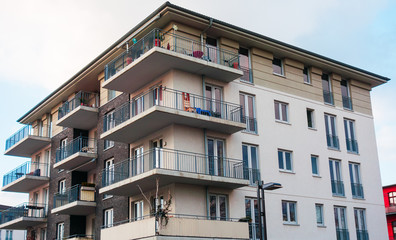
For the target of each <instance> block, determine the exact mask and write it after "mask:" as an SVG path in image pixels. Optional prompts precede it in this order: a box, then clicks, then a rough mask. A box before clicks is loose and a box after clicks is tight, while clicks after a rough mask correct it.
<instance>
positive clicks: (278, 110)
mask: <svg viewBox="0 0 396 240" xmlns="http://www.w3.org/2000/svg"><path fill="white" fill-rule="evenodd" d="M274 105H275V119H276V120H278V121H282V122H289V116H288V106H289V105H288V104H287V103H282V102H278V101H275V102H274Z"/></svg>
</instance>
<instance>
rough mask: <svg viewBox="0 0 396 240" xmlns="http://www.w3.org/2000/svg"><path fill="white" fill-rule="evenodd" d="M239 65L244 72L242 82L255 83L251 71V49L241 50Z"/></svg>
mask: <svg viewBox="0 0 396 240" xmlns="http://www.w3.org/2000/svg"><path fill="white" fill-rule="evenodd" d="M239 64H240V69H241V70H242V72H243V76H242V77H241V80H242V81H245V82H250V83H253V77H252V72H251V70H250V61H249V49H247V48H242V47H240V48H239Z"/></svg>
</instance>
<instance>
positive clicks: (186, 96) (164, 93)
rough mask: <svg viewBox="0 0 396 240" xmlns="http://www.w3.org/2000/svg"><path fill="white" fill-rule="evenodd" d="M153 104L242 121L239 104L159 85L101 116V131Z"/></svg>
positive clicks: (116, 124)
mask: <svg viewBox="0 0 396 240" xmlns="http://www.w3.org/2000/svg"><path fill="white" fill-rule="evenodd" d="M153 106H162V107H167V108H170V109H177V110H181V111H187V112H192V113H197V114H201V115H206V116H211V117H215V118H221V119H225V120H229V121H233V122H242V118H241V106H240V105H237V104H232V103H227V102H223V101H217V100H213V99H211V98H205V97H202V96H199V95H195V94H192V93H186V92H181V91H177V90H173V89H169V88H161V87H160V88H156V89H154V90H150V91H148V92H145V93H144V94H143V95H141V96H139V97H137V98H135V99H133V100H131V101H129V102H127V103H125V104H123V105H122V106H120V107H118V108H117V109H115V110H114V112H113V114H112V115H105V116H104V118H103V132H106V131H108V130H110V129H112V128H114V127H116V126H118V125H119V124H121V123H123V122H125V121H127V120H128V119H130V118H132V117H134V116H136V115H138V114H140V113H142V112H144V111H146V110H147V109H149V108H151V107H153Z"/></svg>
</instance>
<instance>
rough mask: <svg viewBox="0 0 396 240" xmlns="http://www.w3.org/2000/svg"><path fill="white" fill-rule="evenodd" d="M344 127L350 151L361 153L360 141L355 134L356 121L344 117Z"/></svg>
mask: <svg viewBox="0 0 396 240" xmlns="http://www.w3.org/2000/svg"><path fill="white" fill-rule="evenodd" d="M344 129H345V140H346V146H347V150H348V152H352V153H359V149H358V142H357V140H356V136H355V121H353V120H350V119H344Z"/></svg>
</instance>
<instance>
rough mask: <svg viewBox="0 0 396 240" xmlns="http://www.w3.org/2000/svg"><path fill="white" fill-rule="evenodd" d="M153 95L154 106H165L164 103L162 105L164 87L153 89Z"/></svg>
mask: <svg viewBox="0 0 396 240" xmlns="http://www.w3.org/2000/svg"><path fill="white" fill-rule="evenodd" d="M152 94H153V98H152V101H153V105H159V106H162V105H163V103H162V94H163V92H162V86H158V87H155V88H153V90H152Z"/></svg>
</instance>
